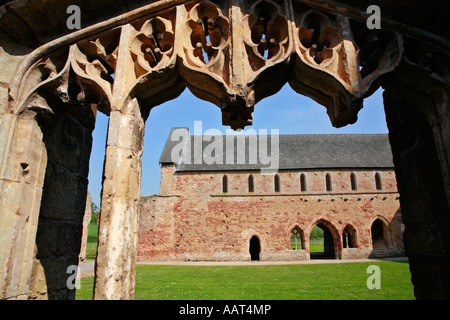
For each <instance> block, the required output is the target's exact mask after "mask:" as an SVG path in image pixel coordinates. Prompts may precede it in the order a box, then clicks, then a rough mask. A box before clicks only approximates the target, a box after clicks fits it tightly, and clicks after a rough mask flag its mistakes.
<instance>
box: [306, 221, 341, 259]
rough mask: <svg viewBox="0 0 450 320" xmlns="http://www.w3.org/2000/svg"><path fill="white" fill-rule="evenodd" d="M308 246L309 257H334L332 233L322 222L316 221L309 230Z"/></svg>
mask: <svg viewBox="0 0 450 320" xmlns="http://www.w3.org/2000/svg"><path fill="white" fill-rule="evenodd" d="M320 239H322V241H320ZM309 248H310V249H309V252H310V258H311V259H334V258H335V257H336V256H335V252H334V239H333V234H332V233H331V231H330V229H328V227H327V226H326V225H324V224H323V223H318V224H317V225H316V226H315V227H314V228H313V230H312V231H311V235H310V240H309Z"/></svg>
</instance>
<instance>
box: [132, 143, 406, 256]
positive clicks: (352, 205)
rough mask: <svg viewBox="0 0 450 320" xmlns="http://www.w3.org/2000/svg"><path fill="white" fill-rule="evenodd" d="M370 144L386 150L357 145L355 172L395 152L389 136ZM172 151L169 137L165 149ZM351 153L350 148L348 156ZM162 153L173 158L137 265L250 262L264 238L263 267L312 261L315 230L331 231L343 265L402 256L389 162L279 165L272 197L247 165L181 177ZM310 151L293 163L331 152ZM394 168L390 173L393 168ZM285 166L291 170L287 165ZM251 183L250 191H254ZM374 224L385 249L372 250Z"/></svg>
mask: <svg viewBox="0 0 450 320" xmlns="http://www.w3.org/2000/svg"><path fill="white" fill-rule="evenodd" d="M369 136H370V135H369ZM369 136H368V137H369ZM336 137H337V138H338V139H339V138H340V137H339V136H336ZM372 137H374V138H376V139H379V138H382V139H384V143H385V146H381V150H380V148H378V150H376V148H372V150H370V148H367V146H365V145H362V144H361V143H362V142H361V141H358V140H355V141H353V142H358V143H359V149H360V155H359V158H360V159H355V158H358V155H352V157H353V162H352V161H350V163H348V165H349V166H351V165H352V163H353V164H354V163H357V162H358V160H363V157H361V153H365V152H377V153H378V154H372V155H368V156H369V157H370V156H373V157H374V158H380V153H382V152H383V151H384V150H386V149H387V150H389V146H388V145H387V144H388V140H387V137H386V136H383V135H380V136H376V135H375V136H370V137H369V138H365V139H364V140H363V142H365V143H371V144H373V145H376V144H377V141H376V140H374V139H370V138H372ZM290 138H296V139H297V141H296V144H297V145H302V143H301V139H302V138H304V137H302V136H295V135H294V136H290ZM346 138H350V139H356V138H359V137H358V136H354V137H352V136H346ZM318 139H329V136H328V135H323V136H322V137H321V136H320V135H319V136H316V137H315V141H318ZM294 140H295V139H294ZM333 142H336V139H334V141H333ZM284 143H285V138H283V136H280V144H281V147H280V148H281V150H280V152H281V153H283V152H286V151H287V152H289V145H286V146H285V145H284ZM320 145H322V146H320ZM325 145H326V142H321V143H319V144H317V143H316V145H315V146H314V148H316V149H317V148H319V149H320V151H322V148H321V147H323V149H324V150H325V149H326V148H325ZM170 147H171V145H170V142H169V139H168V145H166V148H169V149H170ZM386 147H387V148H386ZM383 149H384V150H383ZM334 151H335V149H333V148H329V152H331V153H332V152H334ZM344 152H351V150H348V149H344ZM164 153H166V154H169V151H168V150H164V151H163V156H162V159H161V162H163V163H162V165H161V173H162V179H161V188H160V193H159V195H157V196H151V197H147V198H145V199H143V200H142V201H141V214H140V226H139V236H138V238H139V246H138V259H141V260H162V261H166V260H177V261H193V260H250V258H251V257H250V252H249V243H250V239H251V238H252V237H253V236H256V237H258V239H259V241H260V246H261V252H260V259H261V260H307V259H310V254H309V235H310V233H311V231H312V229H313V227H314V226H316V225H318V224H321V225H323V226H325V227H326V228H327V229H328V230H329V231H330V232H331V234H332V237H333V251H334V256H335V257H336V258H342V259H354V258H368V257H373V256H377V255H378V256H380V255H383V256H389V255H390V256H395V255H402V254H404V245H403V230H404V226H403V223H402V219H401V212H400V205H399V201H398V198H399V195H398V193H397V185H396V179H395V174H394V172H393V170H392V163H391V164H390V161H389V159H386V161H379V162H378V163H377V165H378V166H379V167H378V168H370V167H367V166H370V165H373V164H372V163H373V162H371V163H368V164H367V165H366V164H364V163H359V165H358V167H357V168H351V167H347V168H333V166H334V165H338V163H337V162H339V161H342V163H344V162H345V161H346V159H345V158H343V154H342V153H343V152H341V153H340V154H334V155H333V157H338V158H339V157H340V158H341V159H335V160H330V163H329V165H328V168H307V167H308V165H307V164H306V163H304V162H303V167H301V162H302V161H298V162H297V163H300V165H298V167H299V168H297V169H292V168H291V169H281V168H280V170H279V172H278V178H279V182H280V183H279V191H275V181H274V177H275V176H274V175H262V174H261V172H260V171H258V170H248V169H246V167H247V166H246V165H240V166H239V167H240V169H239V170H237V169H236V167H237V166H236V165H234V166H231V167H232V168H234V170H230V171H225V170H219V171H214V168H212V170H211V169H209V168H208V166H207V165H205V164H203V165H197V166H195V167H197V168H200V171H193V170H194V168H192V167H191V168H190V169H189V171H184V168H183V165H176V164H170V163H167V162H164V161H165V160H164ZM313 153H314V152H313V151H311V150H308V149H306V150H304V154H303V155H299V154H294V153H292V151H291V152H290V155H289V156H290V157H291V158H295V157H297V158H298V157H300V158H308V157H311V158H313V159H311V160H314V158H317V157H321V158H322V159H328V158H329V155H327V154H313ZM387 156H388V157H389V154H387ZM224 157H226V155H225V156H224ZM390 157H392V156H390ZM291 162H292V161H291ZM311 162H313V161H311ZM389 164H390V166H391V167H387V166H389ZM280 165H281V167H283V166H284V167H286V166H287V164H286V163H284V162H283V161H282V162H281V163H280ZM291 165H293V164H292V163H291ZM317 165H318V166H321V165H322V164H321V163H317ZM383 166H386V167H383ZM186 167H189V166H186ZM213 167H214V166H213ZM222 167H225V165H223V166H222ZM301 175H303V176H304V177H303V182H304V184H305V185H304V187H303V188H304V189H306V190H305V191H301V189H302V187H301ZM327 175H328V176H329V178H330V180H331V181H330V182H331V187H332V190H331V191H327V183H326V176H327ZM352 175H353V184H352V177H351V176H352ZM250 176H252V179H253V188H254V189H253V191H249V177H250ZM376 176H377V178H376ZM224 177H226V178H225V179H226V182H224V180H223V179H224ZM377 180H378V181H377ZM377 182H378V185H377ZM224 183H225V184H226V186H224ZM224 188H225V190H224ZM352 189H355V190H352ZM224 191H225V192H224ZM376 220H379V221H381V222H382V225H383V226H384V229H385V230H384V232H383V241H381V245H382V247H381V248H380V247H379V246H380V242H379V241H377V243H375V245H374V243H373V241H372V230H371V228H372V225H373V224H374V222H375V221H376ZM294 228H297V230H298V231H299V232H300V234H301V247H302V248H303V249H302V250H291V249H290V237H291V232H292V230H293V229H294ZM344 229H345V230H352V235H351V236H352V239H353V241H352V242H353V244H352V245H351V246H352V247H348V245H345V244H344V243H343V240H342V239H343V233H344ZM383 242H384V245H383ZM377 246H378V247H377Z"/></svg>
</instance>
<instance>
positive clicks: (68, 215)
mask: <svg viewBox="0 0 450 320" xmlns="http://www.w3.org/2000/svg"><path fill="white" fill-rule="evenodd" d="M73 113H74V114H73V115H72V114H69V115H65V116H63V117H62V118H61V119H58V120H59V121H58V122H57V124H56V126H55V128H52V129H51V131H50V133H46V132H45V131H44V143H45V146H46V148H47V157H48V161H47V170H46V173H45V182H44V189H43V193H42V201H41V208H40V213H39V223H38V229H37V234H36V246H37V254H36V259H38V260H39V261H40V263H41V265H42V267H43V269H44V272H45V278H46V284H47V292H48V298H49V299H52V300H55V299H58V300H63V299H68V300H73V299H75V288H74V287H72V286H71V285H68V284H67V281H68V278H69V277H70V276H71V275H72V274H73V271H71V269H69V267H71V266H77V265H78V256H79V253H80V247H81V237H82V230H83V216H84V213H85V208H86V195H87V186H88V173H89V158H90V154H91V147H92V130H93V129H94V121H95V120H94V119H95V118H94V116H93V112H92V110H91V108H90V106H88V105H85V106H81V105H80V106H77V108H76V110H74V111H73ZM72 268H73V267H72ZM68 270H69V271H68ZM68 272H69V273H68ZM72 285H73V282H72Z"/></svg>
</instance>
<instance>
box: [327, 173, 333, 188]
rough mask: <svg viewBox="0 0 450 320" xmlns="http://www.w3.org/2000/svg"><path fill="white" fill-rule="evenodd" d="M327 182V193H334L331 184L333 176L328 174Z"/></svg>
mask: <svg viewBox="0 0 450 320" xmlns="http://www.w3.org/2000/svg"><path fill="white" fill-rule="evenodd" d="M325 180H326V186H327V191H332V190H333V186H332V183H331V176H330V174H329V173H327V175H326V176H325Z"/></svg>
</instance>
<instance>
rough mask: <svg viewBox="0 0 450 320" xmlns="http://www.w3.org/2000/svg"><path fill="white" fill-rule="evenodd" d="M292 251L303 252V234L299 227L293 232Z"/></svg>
mask: <svg viewBox="0 0 450 320" xmlns="http://www.w3.org/2000/svg"><path fill="white" fill-rule="evenodd" d="M290 247H291V248H290V249H291V250H302V232H301V231H300V229H299V227H295V228H294V229H293V230H292V232H291V241H290Z"/></svg>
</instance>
